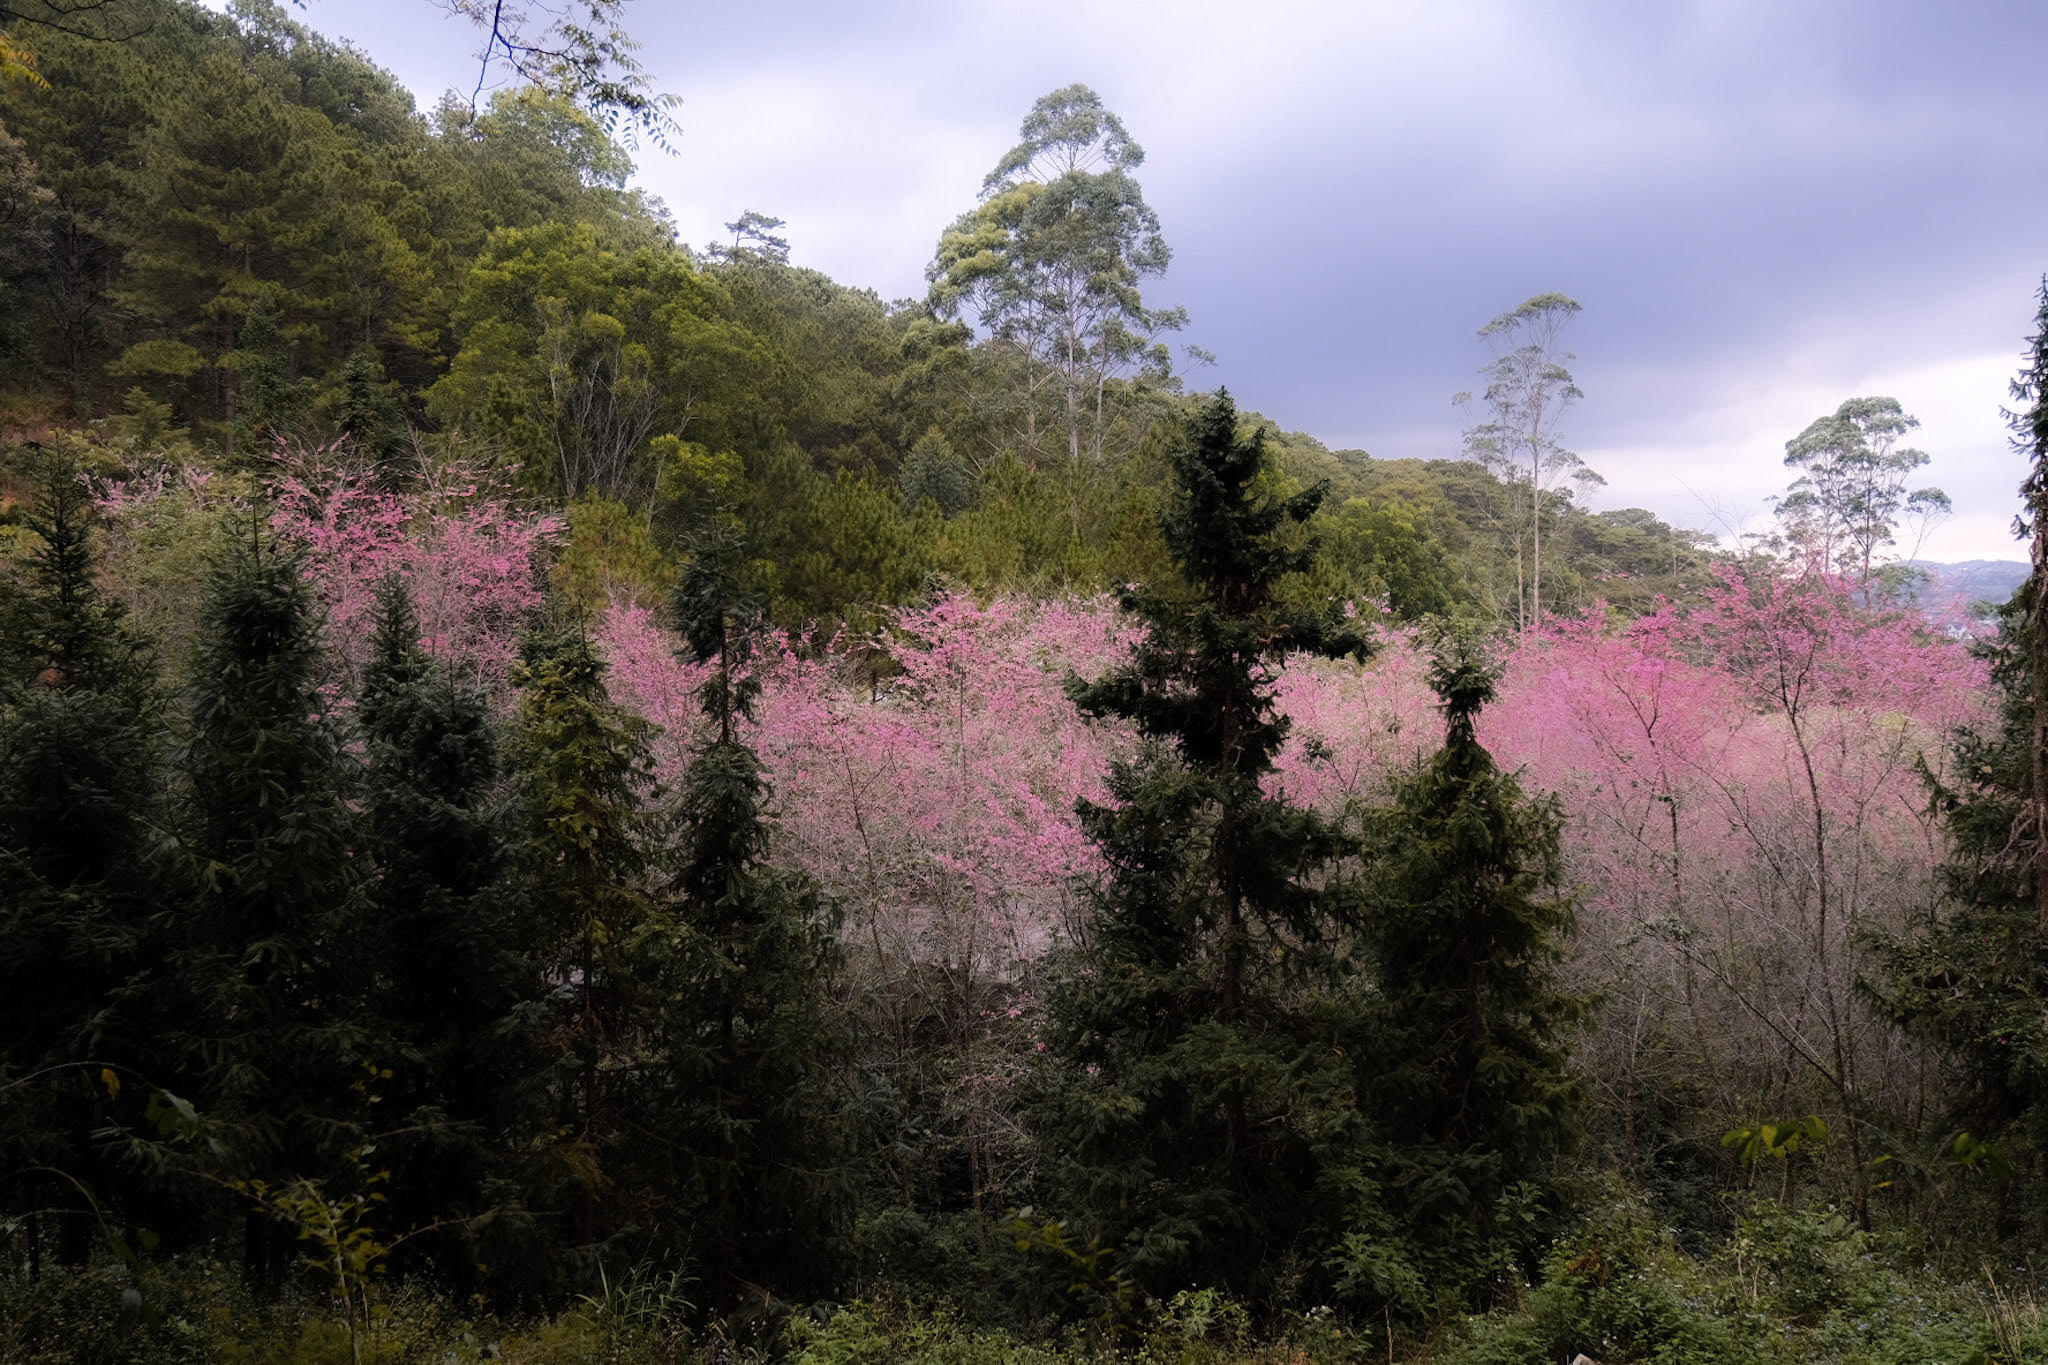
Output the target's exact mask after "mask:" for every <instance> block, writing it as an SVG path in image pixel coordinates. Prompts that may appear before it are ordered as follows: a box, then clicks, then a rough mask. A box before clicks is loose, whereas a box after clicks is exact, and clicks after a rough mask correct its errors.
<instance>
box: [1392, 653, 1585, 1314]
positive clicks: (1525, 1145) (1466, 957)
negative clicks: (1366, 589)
mask: <svg viewBox="0 0 2048 1365" xmlns="http://www.w3.org/2000/svg"><path fill="white" fill-rule="evenodd" d="M1493 680H1494V675H1493V673H1492V671H1491V669H1490V668H1489V666H1488V665H1487V663H1486V662H1485V661H1484V660H1483V658H1481V657H1479V656H1478V655H1477V654H1476V652H1475V650H1474V648H1473V646H1472V645H1471V644H1470V642H1468V641H1460V640H1456V639H1452V640H1448V641H1445V642H1444V643H1442V644H1440V646H1439V649H1438V655H1437V660H1436V663H1435V665H1434V668H1433V670H1432V675H1431V683H1432V685H1433V686H1434V687H1435V689H1436V692H1437V696H1438V697H1439V698H1440V699H1441V702H1442V705H1443V708H1444V713H1445V720H1446V726H1445V737H1444V744H1443V747H1442V748H1441V749H1440V750H1438V751H1437V753H1436V754H1434V755H1433V756H1431V757H1430V758H1429V759H1428V760H1426V761H1425V762H1424V763H1423V764H1422V765H1421V766H1420V767H1419V768H1418V769H1416V770H1415V771H1414V772H1412V773H1410V774H1408V775H1406V776H1405V777H1403V778H1401V779H1399V780H1398V781H1397V783H1396V785H1395V790H1394V799H1393V804H1392V805H1391V806H1390V807H1388V808H1387V809H1385V810H1383V811H1380V812H1376V813H1374V814H1373V815H1372V816H1371V817H1369V820H1368V842H1369V846H1370V848H1371V855H1370V862H1369V865H1368V870H1367V873H1366V875H1365V877H1364V878H1363V879H1362V893H1363V895H1364V898H1365V901H1366V907H1367V908H1366V912H1365V914H1364V916H1363V920H1362V928H1361V932H1360V935H1359V948H1360V951H1361V956H1362V957H1363V958H1364V959H1365V961H1366V962H1367V963H1368V964H1369V965H1370V969H1371V971H1372V974H1373V977H1374V979H1375V980H1376V981H1377V983H1378V992H1377V994H1376V997H1375V999H1374V1001H1373V1004H1372V1007H1371V1009H1370V1011H1369V1014H1368V1021H1367V1023H1366V1026H1365V1030H1364V1033H1363V1035H1362V1036H1363V1037H1365V1038H1369V1039H1370V1040H1371V1043H1370V1046H1371V1048H1372V1052H1373V1063H1372V1067H1371V1074H1370V1076H1369V1078H1368V1080H1367V1082H1366V1086H1365V1091H1364V1095H1363V1097H1362V1098H1363V1099H1364V1101H1365V1103H1366V1104H1367V1105H1368V1106H1369V1108H1370V1110H1371V1112H1372V1114H1373V1115H1374V1119H1375V1123H1376V1125H1377V1127H1378V1130H1379V1138H1380V1143H1381V1144H1382V1146H1381V1151H1380V1153H1379V1161H1380V1162H1381V1163H1383V1164H1381V1165H1380V1167H1379V1169H1378V1170H1377V1171H1375V1172H1374V1175H1375V1177H1376V1179H1377V1182H1378V1183H1379V1185H1380V1186H1381V1188H1382V1189H1383V1190H1384V1194H1383V1195H1382V1196H1381V1198H1382V1199H1383V1200H1384V1202H1385V1205H1386V1207H1387V1208H1388V1209H1390V1210H1391V1211H1393V1212H1395V1214H1396V1215H1397V1217H1398V1218H1399V1220H1400V1222H1401V1224H1402V1225H1403V1227H1404V1230H1405V1236H1406V1238H1407V1239H1408V1240H1409V1243H1410V1244H1411V1245H1413V1246H1415V1247H1417V1248H1418V1249H1419V1252H1420V1254H1421V1255H1422V1257H1423V1258H1424V1263H1425V1264H1426V1265H1427V1266H1428V1268H1429V1273H1430V1275H1431V1278H1432V1280H1434V1281H1435V1282H1436V1283H1437V1285H1438V1286H1439V1289H1440V1292H1441V1291H1442V1290H1443V1289H1448V1288H1449V1287H1450V1286H1451V1285H1453V1284H1455V1283H1456V1282H1457V1279H1458V1278H1460V1277H1469V1278H1472V1279H1476V1278H1477V1277H1481V1276H1484V1275H1485V1274H1487V1273H1488V1272H1490V1271H1491V1270H1492V1269H1493V1268H1494V1267H1495V1266H1496V1265H1497V1264H1498V1263H1499V1258H1500V1257H1501V1255H1502V1253H1503V1252H1507V1253H1509V1254H1512V1252H1513V1251H1514V1250H1515V1249H1516V1248H1517V1246H1518V1244H1520V1243H1524V1242H1525V1240H1526V1238H1527V1237H1528V1235H1529V1232H1530V1227H1529V1225H1528V1224H1529V1221H1530V1220H1529V1214H1530V1213H1532V1212H1534V1209H1532V1207H1531V1206H1532V1205H1533V1204H1536V1203H1538V1202H1539V1199H1538V1196H1537V1190H1536V1189H1535V1188H1533V1187H1532V1186H1531V1185H1530V1183H1529V1182H1541V1181H1542V1180H1544V1179H1545V1178H1546V1177H1547V1176H1548V1174H1549V1172H1550V1167H1551V1160H1552V1158H1554V1157H1555V1156H1556V1155H1557V1154H1559V1153H1560V1152H1562V1151H1563V1150H1565V1149H1566V1148H1567V1147H1568V1146H1569V1144H1570V1143H1571V1142H1572V1141H1573V1140H1574V1138H1575V1137H1576V1134H1577V1127H1578V1109H1579V1103H1580V1093H1581V1083H1580V1081H1579V1080H1578V1079H1577V1078H1576V1077H1575V1076H1574V1075H1573V1074H1572V1071H1571V1068H1570V1066H1569V1057H1568V1052H1567V1047H1568V1043H1569V1033H1568V1030H1569V1028H1570V1026H1571V1025H1572V1024H1574V1023H1575V1022H1576V1021H1577V1020H1578V1019H1579V1018H1581V1017H1582V1015H1583V1013H1584V1005H1583V1003H1582V1002H1581V1001H1580V1000H1579V999H1578V998H1576V997H1575V996H1573V995H1572V994H1570V993H1569V992H1568V991H1567V990H1566V989H1565V988H1564V987H1563V985H1562V983H1561V982H1560V981H1559V979H1558V972H1557V964H1558V963H1559V962H1560V960H1561V959H1562V957H1563V955H1564V947H1565V941H1566V938H1567V936H1568V935H1569V934H1570V933H1571V931H1572V912H1571V906H1570V902H1569V901H1568V900H1566V899H1565V898H1564V897H1563V895H1562V894H1561V893H1560V892H1559V890H1558V889H1557V888H1558V885H1559V882H1560V880H1561V869H1560V866H1559V852H1558V848H1559V823H1560V817H1559V814H1558V811H1557V808H1556V803H1555V802H1554V801H1537V800H1531V799H1529V798H1528V797H1526V796H1524V795H1523V794H1522V791H1521V789H1520V787H1519V785H1518V784H1517V783H1516V782H1515V780H1514V779H1513V778H1512V777H1510V776H1507V775H1506V774H1503V773H1502V772H1501V771H1500V770H1499V769H1498V768H1497V767H1496V766H1495V764H1494V762H1493V758H1492V756H1491V755H1490V754H1488V753H1487V751H1486V750H1485V749H1484V748H1483V747H1481V745H1480V744H1479V742H1478V740H1477V738H1476V736H1475V734H1474V731H1473V722H1474V720H1475V718H1476V716H1477V715H1478V712H1479V710H1480V708H1481V707H1483V706H1484V705H1485V704H1486V703H1487V702H1488V701H1489V700H1490V699H1491V698H1492V696H1493Z"/></svg>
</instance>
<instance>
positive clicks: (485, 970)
mask: <svg viewBox="0 0 2048 1365" xmlns="http://www.w3.org/2000/svg"><path fill="white" fill-rule="evenodd" d="M356 715H357V720H358V724H359V725H360V727H361V733H362V737H363V741H364V756H365V759H366V769H365V773H364V793H363V798H364V799H363V806H364V817H365V831H364V840H363V850H364V852H365V853H366V854H367V855H368V860H369V862H370V863H371V865H372V867H373V869H374V870H373V872H372V874H371V879H370V882H369V885H368V886H367V887H366V894H365V906H364V916H363V927H362V937H363V941H364V942H365V944H366V945H367V947H368V951H369V955H370V957H371V967H372V970H371V973H370V980H371V981H372V983H373V986H372V997H371V999H370V1001H369V1009H368V1014H369V1017H370V1020H371V1025H370V1026H371V1028H372V1029H373V1030H374V1032H373V1035H372V1036H371V1038H369V1039H368V1040H367V1042H366V1048H367V1049H368V1051H369V1053H370V1056H371V1060H373V1061H374V1062H375V1063H376V1065H378V1066H379V1067H380V1068H383V1069H388V1070H389V1071H391V1073H392V1075H391V1078H390V1079H389V1081H388V1082H386V1084H385V1087H384V1090H385V1093H384V1094H383V1096H382V1098H383V1100H384V1102H385V1104H386V1107H387V1109H388V1111H389V1126H390V1127H391V1128H393V1129H394V1130H395V1132H396V1134H397V1136H395V1137H393V1138H390V1139H387V1140H385V1141H383V1142H382V1143H380V1147H381V1148H382V1150H383V1151H384V1152H385V1154H386V1155H385V1157H384V1158H383V1159H384V1160H388V1162H389V1163H390V1167H391V1170H392V1179H391V1181H390V1183H389V1185H388V1187H387V1192H388V1194H389V1196H390V1199H391V1210H390V1216H391V1222H392V1226H393V1227H394V1228H395V1229H400V1230H410V1229H413V1228H423V1227H427V1226H429V1225H434V1224H446V1225H448V1226H449V1227H450V1229H451V1232H450V1234H449V1235H448V1236H446V1237H442V1238H439V1239H437V1241H436V1245H437V1246H438V1247H440V1248H441V1249H442V1250H443V1251H444V1253H445V1254H443V1255H442V1256H441V1257H440V1258H439V1260H440V1264H441V1267H442V1269H443V1271H444V1273H450V1274H456V1275H461V1276H465V1277H466V1276H468V1275H469V1274H471V1273H473V1271H474V1269H475V1266H476V1263H477V1262H478V1261H479V1260H481V1261H482V1262H484V1263H486V1264H488V1265H490V1266H491V1267H493V1268H494V1269H495V1270H496V1271H498V1272H499V1273H500V1274H501V1275H502V1274H505V1273H509V1272H511V1271H512V1270H513V1268H514V1266H515V1264H516V1263H517V1262H518V1261H519V1260H522V1259H528V1258H531V1257H534V1256H537V1255H539V1254H542V1253H543V1252H544V1244H545V1239H544V1238H543V1237H542V1236H541V1234H540V1233H539V1232H538V1230H537V1229H535V1228H534V1227H533V1226H532V1224H531V1221H530V1220H529V1219H527V1218H525V1217H524V1216H522V1215H521V1214H520V1212H519V1210H518V1209H517V1208H516V1207H508V1206H507V1205H508V1203H516V1198H515V1192H514V1191H513V1190H512V1189H511V1187H510V1185H509V1183H508V1182H509V1181H510V1179H511V1177H512V1175H513V1171H512V1167H513V1160H512V1153H513V1151H514V1149H515V1144H516V1140H517V1138H518V1136H519V1134H520V1133H521V1132H522V1131H524V1130H525V1129H527V1128H529V1127H530V1126H531V1125H530V1122H529V1120H528V1116H527V1115H528V1109H529V1107H530V1106H531V1105H533V1104H534V1103H535V1102H536V1100H537V1098H538V1097H537V1096H536V1095H535V1094H534V1093H533V1092H534V1090H535V1089H536V1088H537V1084H538V1082H539V1080H540V1073H541V1070H542V1067H543V1056H542V1052H541V1047H540V1038H539V1036H538V1035H539V1029H538V1024H539V1017H540V1015H541V1014H542V1013H543V1007H542V1004H541V1000H540V995H541V982H540V975H539V972H538V971H537V970H536V969H535V961H534V959H535V956H536V953H535V951H534V949H535V947H536V945H534V944H533V943H531V942H530V941H529V940H530V938H531V933H530V924H529V922H528V918H527V917H526V916H524V915H522V914H521V913H520V910H519V907H518V906H517V904H516V903H515V899H514V897H513V894H512V887H511V885H510V876H509V872H510V860H511V849H510V837H509V836H510V830H509V829H508V828H507V827H506V821H505V808H504V805H503V803H502V802H501V801H500V800H499V787H500V768H499V762H498V753H497V744H496V738H495V735H494V733H493V725H492V720H491V714H490V710H489V707H488V705H487V704H486V702H485V701H484V699H483V698H482V697H481V696H479V695H478V694H477V693H476V692H475V691H474V690H471V689H466V688H464V687H462V686H460V685H458V684H456V683H455V682H454V681H452V680H451V679H450V678H448V677H447V676H446V674H445V673H444V672H443V671H442V670H440V669H439V668H437V667H436V666H435V665H434V663H433V662H432V661H431V660H430V659H428V658H427V656H426V655H425V653H424V652H423V651H422V650H421V649H420V645H419V622H418V618H417V616H416V615H415V614H414V611H413V606H412V600H411V596H410V594H409V593H408V592H407V590H406V588H405V585H404V583H403V581H402V580H400V579H399V578H397V577H396V576H393V577H391V578H389V579H387V580H386V581H385V582H384V583H383V584H381V585H380V586H379V589H378V596H377V616H376V637H375V642H374V646H373V655H372V658H371V661H370V664H369V666H368V668H367V669H366V670H365V673H364V679H363V690H362V698H361V702H360V704H359V706H358V707H357V709H356ZM487 1214H488V1215H490V1216H489V1217H488V1219H487V1218H486V1217H485V1215H487ZM480 1233H481V1235H482V1238H483V1240H482V1241H479V1240H478V1236H479V1234H480ZM522 1242H525V1243H528V1244H529V1245H526V1246H524V1247H522V1246H521V1243H522Z"/></svg>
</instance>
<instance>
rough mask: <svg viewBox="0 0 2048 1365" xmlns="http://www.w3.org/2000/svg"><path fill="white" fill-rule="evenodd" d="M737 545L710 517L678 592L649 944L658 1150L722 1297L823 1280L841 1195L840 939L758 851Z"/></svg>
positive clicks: (747, 605)
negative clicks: (660, 1069) (833, 1093)
mask: <svg viewBox="0 0 2048 1365" xmlns="http://www.w3.org/2000/svg"><path fill="white" fill-rule="evenodd" d="M740 548H741V547H740V537H739V535H738V533H737V532H736V531H734V530H733V529H731V528H729V527H724V526H714V527H712V528H710V529H709V530H707V531H706V532H705V533H703V534H702V535H700V536H699V537H698V541H697V553H696V554H695V555H694V557H693V559H692V562H691V565H690V568H689V570H688V572H687V574H686V575H685V577H684V579H683V582H682V583H681V585H680V586H679V588H678V589H677V592H676V614H677V617H678V623H679V624H680V626H681V628H682V632H683V637H684V640H685V642H686V643H685V647H686V650H687V652H688V655H689V657H690V658H691V659H692V660H694V661H695V662H697V663H700V664H710V665H712V668H711V672H710V675H709V677H708V678H707V679H706V681H705V683H704V685H703V688H702V689H701V691H700V694H699V700H700V702H701V704H702V706H703V710H704V714H705V716H706V718H707V719H708V720H709V721H710V727H709V730H708V732H707V734H706V736H705V738H704V739H703V741H702V742H701V743H700V744H699V745H698V748H697V751H696V753H695V754H694V755H693V757H692V758H691V761H690V768H689V773H688V776H687V778H686V779H685V782H684V787H683V791H682V795H681V801H680V803H679V805H678V808H677V812H676V814H677V820H678V831H677V832H678V836H679V838H678V848H677V864H676V867H675V871H674V875H673V878H672V880H671V882H670V886H669V893H670V895H671V897H672V898H673V904H674V914H673V919H672V920H671V921H670V923H668V924H667V925H665V926H664V927H663V930H662V932H660V933H658V934H655V935H653V936H651V938H650V941H649V945H648V946H649V947H650V948H652V949H653V952H654V961H653V963H652V965H651V968H650V975H654V976H656V977H657V978H658V979H659V980H660V981H661V982H662V1000H663V1005H662V1015H661V1023H660V1030H661V1031H660V1039H661V1046H660V1056H661V1057H662V1059H663V1064H664V1068H665V1072H666V1074H665V1075H664V1076H663V1077H662V1078H661V1080H660V1084H661V1087H662V1092H661V1093H662V1099H661V1101H660V1103H661V1105H662V1111H661V1115H660V1118H659V1120H658V1123H657V1125H656V1126H657V1127H658V1128H659V1130H660V1131H661V1132H662V1133H663V1134H664V1135H665V1145H666V1147H667V1148H668V1150H669V1152H670V1153H671V1154H672V1155H671V1156H670V1158H669V1160H668V1161H667V1162H665V1163H663V1164H664V1165H665V1166H666V1167H667V1169H668V1172H669V1178H670V1179H671V1180H672V1181H674V1182H675V1183H676V1184H677V1185H679V1186H680V1187H681V1188H682V1189H684V1190H686V1191H687V1195H686V1198H687V1200H688V1201H689V1206H688V1208H687V1212H686V1216H687V1217H688V1220H689V1229H690V1240H691V1243H692V1246H693V1249H694V1250H695V1251H696V1253H697V1254H698V1255H699V1257H700V1258H701V1260H702V1263H703V1264H704V1265H705V1266H706V1267H707V1272H708V1273H709V1275H710V1277H711V1281H712V1282H711V1286H710V1288H711V1293H712V1295H713V1297H714V1299H715V1300H716V1301H717V1302H720V1303H728V1302H730V1301H732V1299H733V1297H734V1295H735V1294H736V1293H737V1292H738V1290H739V1289H740V1287H741V1286H743V1285H746V1284H749V1283H767V1284H772V1285H774V1286H775V1287H776V1288H777V1289H779V1290H783V1291H784V1292H790V1291H794V1290H797V1289H811V1290H816V1289H820V1288H823V1287H824V1286H825V1285H826V1283H827V1281H826V1280H825V1279H824V1278H823V1276H822V1273H821V1272H822V1270H823V1268H824V1267H825V1266H826V1265H827V1264H828V1263H829V1252H830V1249H831V1241H832V1233H833V1230H834V1229H835V1227H836V1226H837V1225H838V1224H839V1222H840V1220H841V1213H840V1210H841V1209H842V1208H843V1206H844V1193H845V1191H844V1189H843V1188H842V1181H841V1179H840V1176H841V1173H842V1172H843V1171H844V1169H845V1149H844V1144H843V1140H842V1136H841V1133H840V1130H839V1125H838V1124H837V1122H836V1121H835V1117H834V1114H835V1110H836V1109H837V1108H838V1107H839V1106H836V1105H835V1104H834V1103H833V1102H832V1101H831V1099H830V1097H829V1095H828V1086H829V1078H828V1075H827V1066H828V1064H829V1063H830V1061H831V1060H832V1058H833V1057H834V1056H835V1055H836V1054H837V1053H838V1052H839V1050H840V1048H839V1040H838V1039H837V1037H836V1036H835V1032H834V1028H833V1025H832V1022H831V1020H830V1019H829V1017H828V1016H827V1013H826V1010H825V991H826V989H827V987H828V985H829V983H830V981H831V978H832V975H833V973H834V972H835V971H836V969H837V967H838V965H839V960H840V953H839V945H838V939H837V937H836V935H835V933H834V925H833V924H832V922H831V919H830V917H829V916H828V915H827V913H826V910H825V907H824V906H823V904H822V903H821V900H820V896H819V892H818V888H817V886H816V885H815V884H814V883H813V882H812V881H811V880H810V879H809V878H808V877H806V876H803V875H802V874H800V873H794V872H787V871H784V870H782V869H780V868H776V867H774V866H772V865H771V864H770V863H769V862H768V851H769V849H768V845H769V823H768V818H767V814H766V806H767V803H768V797H769V788H768V784H767V781H766V779H765V778H764V777H763V775H762V770H761V762H760V760H759V758H758V757H756V755H755V753H754V751H753V749H752V748H751V747H749V746H748V744H747V742H746V740H745V738H744V730H743V728H742V727H743V726H745V725H746V724H748V723H749V722H751V721H752V719H753V702H754V698H755V695H756V693H757V692H758V690H759V686H760V684H759V680H758V678H757V677H756V675H755V672H754V667H755V665H754V642H755V637H756V632H757V631H758V630H759V629H760V621H759V610H758V607H757V605H756V604H755V603H754V602H753V601H752V600H751V599H750V598H749V597H748V596H747V595H746V594H745V592H744V591H743V590H742V588H741V587H740V578H741V574H742V571H743V564H742V556H741V553H740Z"/></svg>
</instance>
